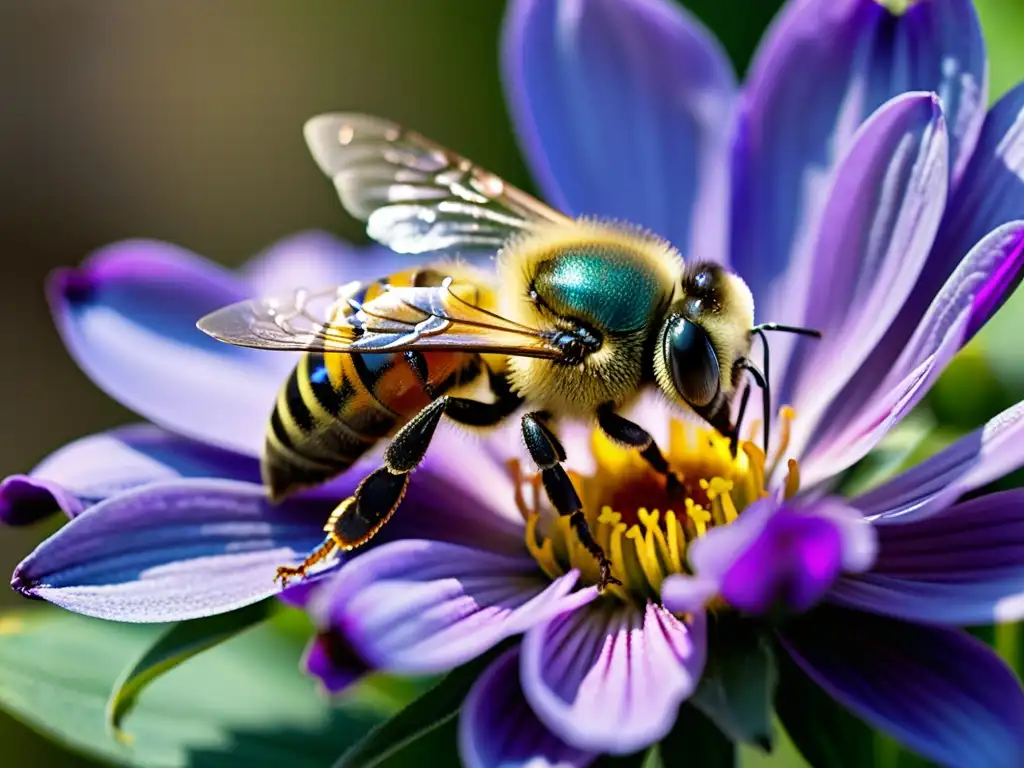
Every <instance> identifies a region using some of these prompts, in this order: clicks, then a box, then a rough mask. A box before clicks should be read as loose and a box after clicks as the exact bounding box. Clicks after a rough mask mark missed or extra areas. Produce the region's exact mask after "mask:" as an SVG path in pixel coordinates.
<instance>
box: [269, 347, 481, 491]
mask: <svg viewBox="0 0 1024 768" xmlns="http://www.w3.org/2000/svg"><path fill="white" fill-rule="evenodd" d="M425 357H426V358H427V360H428V379H429V381H430V383H431V388H430V392H431V393H432V395H433V396H437V395H440V394H442V393H443V392H445V391H446V390H448V389H450V388H451V387H452V386H453V385H454V384H456V383H459V382H465V381H469V380H470V379H471V378H472V377H473V376H475V375H476V374H477V373H478V370H477V368H476V367H475V364H476V362H477V359H476V358H475V356H470V355H463V354H458V353H455V354H452V353H446V354H428V355H426V356H425ZM431 399H432V398H431V396H430V395H428V394H427V390H426V388H425V387H424V386H423V382H421V381H420V380H419V379H418V378H417V376H416V374H415V372H414V371H413V370H412V369H411V368H410V367H409V364H408V362H407V361H406V360H405V358H404V357H403V355H402V354H401V353H392V354H374V355H347V354H328V355H324V354H321V353H309V354H306V355H304V356H303V357H302V358H301V360H300V361H299V364H298V365H297V366H296V367H295V369H294V370H293V371H292V373H291V375H290V376H289V377H288V381H287V382H285V385H284V387H282V388H281V392H280V394H279V395H278V398H277V403H276V404H275V407H274V411H273V413H272V414H271V417H270V424H269V425H268V428H267V439H266V445H265V448H264V452H263V462H262V469H263V482H264V483H265V484H266V485H267V487H268V488H269V490H270V494H271V497H272V498H273V499H275V500H276V499H281V498H283V497H285V496H287V495H289V494H290V493H293V492H295V491H298V490H301V489H303V488H309V487H312V486H316V485H320V484H322V483H324V482H326V481H328V480H330V479H332V478H333V477H335V476H336V475H339V474H341V473H342V472H344V471H345V470H346V469H348V468H349V467H351V466H352V465H353V464H354V463H355V462H356V461H357V460H358V459H359V458H360V457H361V456H363V454H365V453H366V452H367V451H369V450H370V449H371V448H372V447H373V446H374V445H376V444H377V443H378V442H379V441H380V440H381V439H382V438H384V437H387V436H388V435H389V434H391V433H392V432H394V431H395V430H396V429H398V428H399V427H401V426H402V425H404V424H405V423H406V422H408V421H409V419H411V418H412V417H413V416H414V415H415V414H416V413H418V412H419V411H420V410H422V409H423V408H424V407H426V405H427V404H429V403H430V401H431Z"/></svg>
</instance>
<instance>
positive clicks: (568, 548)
mask: <svg viewBox="0 0 1024 768" xmlns="http://www.w3.org/2000/svg"><path fill="white" fill-rule="evenodd" d="M793 415H794V414H793V411H792V409H791V408H787V409H783V411H782V412H781V413H780V417H781V421H782V430H781V432H782V435H781V438H780V445H781V446H782V449H784V448H785V446H786V444H787V442H788V440H789V422H790V421H791V420H792V418H793ZM669 434H670V436H671V439H670V441H669V446H668V450H667V451H666V457H665V458H666V460H667V461H668V463H669V465H670V467H671V468H672V470H673V471H674V472H675V473H676V476H677V477H678V478H679V480H680V481H681V483H682V486H683V488H684V494H685V495H684V496H683V498H681V499H676V498H674V497H671V498H670V497H669V496H668V494H667V491H666V481H665V478H664V477H663V476H661V475H659V474H657V473H656V472H654V470H652V469H651V468H650V467H649V466H648V465H647V464H646V462H644V461H643V459H642V458H640V456H639V455H638V454H637V453H636V452H635V451H631V450H629V449H626V448H622V447H620V446H618V445H615V444H613V443H612V442H611V441H609V440H607V439H605V438H604V437H603V436H602V435H600V434H599V433H597V434H595V437H594V439H593V441H592V448H593V451H594V459H595V464H596V467H595V471H594V473H593V474H592V475H588V476H580V475H578V474H575V473H570V478H571V479H572V481H573V484H574V485H575V486H576V489H577V491H578V493H579V495H580V499H581V500H582V501H583V507H584V510H583V511H584V516H585V517H586V519H587V523H588V525H589V526H590V529H591V533H592V534H593V536H594V538H595V540H596V541H597V542H598V543H599V544H600V545H601V547H602V548H603V549H604V551H605V554H606V556H607V557H608V560H609V561H610V563H611V567H612V572H613V573H614V575H615V577H616V578H617V579H619V580H621V581H622V584H621V585H616V584H612V585H609V586H608V587H607V588H606V589H605V591H604V593H603V596H604V597H605V598H611V599H617V600H622V601H624V602H630V603H634V604H637V605H643V604H644V603H645V602H646V601H647V600H651V599H654V600H657V599H658V596H659V591H660V589H661V584H662V582H663V581H664V580H665V578H666V577H667V576H669V575H670V574H673V573H687V572H688V563H687V548H688V546H689V545H690V543H691V542H693V541H695V540H696V539H699V538H700V537H701V536H704V535H705V534H706V533H707V532H708V531H709V530H710V529H712V528H714V527H715V526H720V525H729V524H730V523H733V522H735V521H736V519H737V518H738V517H739V516H740V515H741V514H743V510H744V509H746V508H747V507H749V506H750V505H751V504H752V503H754V502H755V501H757V500H758V499H760V498H763V497H764V496H766V495H767V494H768V491H767V489H766V487H765V482H766V478H767V477H770V474H769V473H767V472H766V471H765V470H766V467H765V455H764V452H763V451H762V450H761V449H760V448H759V447H757V445H755V444H754V443H753V441H752V440H749V441H741V443H740V449H741V450H739V451H738V452H737V453H736V455H733V453H732V446H731V445H730V441H729V439H728V438H726V437H723V436H722V435H720V434H718V433H717V432H715V431H713V430H711V429H709V428H707V427H695V426H694V425H692V424H683V423H681V422H673V423H672V424H671V425H670V432H669ZM752 437H753V436H752ZM509 471H510V472H512V473H513V477H517V474H516V473H518V471H519V465H518V463H517V462H510V464H509ZM525 482H528V483H529V484H530V485H531V486H532V488H533V491H534V493H532V494H531V493H530V492H529V490H528V489H527V488H526V487H525V485H524V483H523V482H517V484H516V503H517V504H518V505H519V506H520V509H521V511H522V513H523V516H524V517H525V519H526V545H527V548H528V550H529V552H530V554H531V555H532V556H533V557H534V559H536V561H537V564H538V565H539V567H540V568H541V569H542V570H543V571H544V573H545V574H547V575H548V576H549V577H551V578H557V577H558V576H561V575H562V574H564V573H566V572H568V571H569V570H570V569H573V568H575V569H578V570H579V572H580V580H581V583H584V584H595V583H597V581H598V578H599V575H600V573H599V569H598V565H597V562H596V561H595V559H594V557H593V555H592V554H591V553H590V552H588V551H587V549H586V548H585V547H583V545H582V544H581V543H580V541H579V539H578V538H577V536H576V532H575V530H574V529H573V528H572V526H570V525H569V521H568V518H564V517H552V518H550V519H549V518H548V517H547V515H549V514H553V510H551V509H549V508H548V505H547V502H546V500H545V497H544V496H543V493H542V490H541V484H540V482H539V480H538V479H537V478H531V479H529V480H527V481H525ZM799 484H800V473H799V467H798V466H797V465H796V462H795V461H790V462H789V473H788V474H787V476H786V479H785V488H784V492H785V494H786V496H787V498H788V497H789V496H791V495H792V494H794V493H796V491H797V489H798V488H799ZM531 497H532V498H531ZM531 501H532V502H533V503H532V504H531V503H530V502H531ZM542 505H543V506H542ZM542 514H543V515H544V517H543V518H542Z"/></svg>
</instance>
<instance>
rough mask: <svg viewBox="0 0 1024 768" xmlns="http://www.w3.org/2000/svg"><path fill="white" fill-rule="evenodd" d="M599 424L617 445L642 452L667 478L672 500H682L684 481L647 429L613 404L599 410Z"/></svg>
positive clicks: (653, 467) (647, 460) (655, 469)
mask: <svg viewBox="0 0 1024 768" xmlns="http://www.w3.org/2000/svg"><path fill="white" fill-rule="evenodd" d="M597 424H598V426H599V427H601V431H602V432H604V433H605V434H606V435H607V436H608V437H609V438H611V439H612V440H614V441H615V442H616V443H619V444H621V445H625V446H627V447H629V448H633V449H635V450H637V451H639V452H640V455H641V456H642V457H643V458H644V461H646V462H647V463H648V464H649V465H650V466H651V469H653V470H654V471H655V472H657V473H658V474H660V475H662V476H664V478H665V483H666V486H665V490H666V492H667V493H668V496H669V498H670V499H675V498H682V496H683V495H684V492H685V488H684V487H683V483H682V481H681V480H680V479H679V477H678V476H677V475H676V473H675V472H673V471H672V469H671V467H669V465H668V462H667V461H665V456H664V455H663V454H662V452H661V449H660V448H658V444H657V443H656V442H655V441H654V437H653V436H652V435H651V433H650V432H648V431H647V430H646V429H644V428H643V427H641V426H640V425H639V424H636V423H634V422H632V421H630V420H629V419H627V418H625V417H624V416H620V415H619V414H617V413H616V412H615V411H614V406H613V405H612V404H611V403H606V404H605V405H602V406H601V407H600V408H598V409H597Z"/></svg>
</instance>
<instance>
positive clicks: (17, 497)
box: [0, 424, 260, 525]
mask: <svg viewBox="0 0 1024 768" xmlns="http://www.w3.org/2000/svg"><path fill="white" fill-rule="evenodd" d="M180 477H222V478H225V479H229V480H243V481H246V482H253V483H258V482H259V477H260V474H259V466H258V464H257V462H256V460H255V459H253V458H252V457H249V456H242V455H240V454H237V453H233V452H231V451H225V450H223V449H220V448H215V447H213V446H210V445H205V444H203V443H199V442H196V441H193V440H189V439H187V438H183V437H179V436H177V435H174V434H171V433H170V432H165V431H164V430H162V429H160V428H159V427H154V426H151V425H148V424H136V425H132V426H128V427H119V428H118V429H114V430H111V431H110V432H106V433H103V434H98V435H92V436H90V437H84V438H82V439H80V440H76V441H75V442H73V443H70V444H68V445H66V446H64V447H63V448H61V449H60V450H59V451H57V452H56V453H54V454H52V455H50V456H49V457H47V458H46V459H44V460H43V462H42V463H40V464H39V466H37V467H36V468H35V469H34V470H32V472H31V473H30V474H29V475H15V476H12V477H8V478H6V479H5V480H4V481H3V482H2V483H0V521H2V522H4V523H7V524H11V525H19V524H26V523H30V522H35V521H36V520H39V519H42V518H43V517H46V516H47V515H50V514H53V513H56V512H63V513H64V514H66V515H67V516H68V517H75V516H76V515H78V514H79V513H80V512H81V511H82V510H83V509H85V508H87V507H89V506H91V505H92V504H96V503H97V502H100V501H103V500H104V499H106V498H108V497H110V496H114V495H116V494H118V493H121V492H123V491H126V490H129V489H131V488H136V487H138V486H140V485H145V484H146V483H154V482H160V481H163V480H173V479H175V478H180Z"/></svg>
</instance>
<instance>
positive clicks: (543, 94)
mask: <svg viewBox="0 0 1024 768" xmlns="http://www.w3.org/2000/svg"><path fill="white" fill-rule="evenodd" d="M502 64H503V73H504V79H505V84H506V88H507V92H508V96H509V103H510V105H511V110H512V116H513V120H514V122H515V125H516V128H517V131H518V133H519V136H520V140H521V142H522V144H523V148H524V151H525V153H526V156H527V159H528V160H529V161H530V163H531V166H532V168H533V170H534V176H535V177H536V178H537V179H538V181H539V183H540V185H541V188H542V189H543V190H544V192H545V193H546V195H547V196H548V198H549V199H550V200H551V201H552V203H554V204H555V205H556V206H558V207H560V208H562V209H564V210H565V211H566V212H568V213H571V214H587V215H593V216H603V217H609V218H613V219H621V220H625V221H629V222H632V223H633V224H636V225H639V226H643V227H647V228H649V229H651V230H653V231H655V232H657V233H658V234H660V235H662V236H663V237H666V238H668V239H669V240H671V241H672V242H673V243H675V244H676V245H677V246H678V247H679V248H680V249H681V250H683V252H684V253H692V254H694V255H695V256H697V255H699V257H700V258H705V259H716V260H721V259H722V258H723V257H724V251H725V243H724V235H725V229H726V227H725V217H726V209H727V203H728V200H727V196H728V188H727V181H728V170H727V141H728V136H729V128H730V124H731V114H732V109H731V108H732V102H733V98H734V94H735V77H734V75H733V73H732V70H731V67H730V65H729V63H728V60H727V59H726V57H725V55H724V53H723V52H722V50H721V48H720V47H719V45H718V43H717V42H716V41H715V39H714V38H713V37H712V36H711V35H710V34H709V33H708V32H707V31H706V30H705V29H703V28H702V27H701V26H700V24H699V23H698V22H697V21H695V20H694V19H693V18H692V17H690V16H689V14H688V13H687V12H686V11H684V10H683V9H682V8H680V7H679V6H678V5H676V4H675V3H672V2H668V0H557V1H555V2H551V1H549V0H514V1H513V2H512V3H511V4H510V6H509V13H508V17H507V19H506V22H505V39H504V49H503V56H502Z"/></svg>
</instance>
